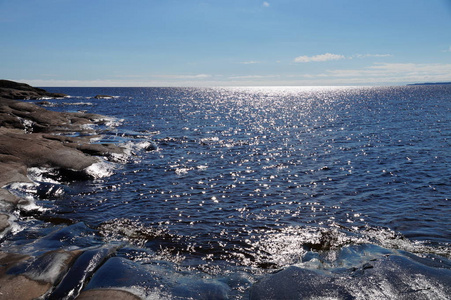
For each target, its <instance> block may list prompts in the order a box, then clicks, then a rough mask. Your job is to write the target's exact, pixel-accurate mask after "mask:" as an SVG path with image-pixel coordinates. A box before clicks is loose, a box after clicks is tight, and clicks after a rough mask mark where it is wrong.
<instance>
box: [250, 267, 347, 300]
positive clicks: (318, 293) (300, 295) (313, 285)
mask: <svg viewBox="0 0 451 300" xmlns="http://www.w3.org/2000/svg"><path fill="white" fill-rule="evenodd" d="M315 298H316V299H318V298H327V299H354V297H353V296H352V295H351V294H349V293H348V292H347V291H346V289H345V288H344V287H342V286H340V285H338V284H335V283H334V279H333V276H331V275H329V274H327V273H325V272H324V273H323V272H320V271H317V270H307V269H302V268H298V267H289V268H287V269H285V270H283V271H280V272H278V273H276V274H274V275H270V276H268V277H265V278H263V280H261V281H260V282H258V283H257V284H255V285H253V286H252V288H251V291H250V299H255V300H256V299H259V300H263V299H315Z"/></svg>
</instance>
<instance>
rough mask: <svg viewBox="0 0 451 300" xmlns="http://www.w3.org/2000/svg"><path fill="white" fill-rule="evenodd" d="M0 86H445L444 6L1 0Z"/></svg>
mask: <svg viewBox="0 0 451 300" xmlns="http://www.w3.org/2000/svg"><path fill="white" fill-rule="evenodd" d="M0 41H1V42H0V78H1V79H9V80H15V81H20V82H26V83H28V84H31V85H34V86H43V87H50V86H120V87H122V86H123V87H125V86H316V85H320V86H330V85H332V86H335V85H371V86H377V85H403V84H407V83H416V82H445V81H448V82H449V81H451V0H377V1H374V0H314V1H312V0H267V1H259V0H0Z"/></svg>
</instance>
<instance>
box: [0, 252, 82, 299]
mask: <svg viewBox="0 0 451 300" xmlns="http://www.w3.org/2000/svg"><path fill="white" fill-rule="evenodd" d="M79 254H80V252H79V251H63V250H58V251H50V252H47V253H44V254H43V255H41V256H39V257H37V258H36V259H32V258H31V257H26V256H20V255H18V254H4V253H3V257H2V258H1V260H2V261H4V262H5V263H6V265H4V266H3V267H2V269H1V270H2V271H1V273H0V295H1V296H2V299H36V298H39V297H43V296H44V295H46V294H47V293H48V292H49V291H50V290H51V288H52V287H53V286H54V285H55V283H57V282H58V281H59V280H60V279H61V278H62V277H63V275H64V274H65V273H66V272H67V270H68V269H69V266H70V265H71V264H72V262H73V260H74V259H75V258H76V257H77V256H78V255H79Z"/></svg>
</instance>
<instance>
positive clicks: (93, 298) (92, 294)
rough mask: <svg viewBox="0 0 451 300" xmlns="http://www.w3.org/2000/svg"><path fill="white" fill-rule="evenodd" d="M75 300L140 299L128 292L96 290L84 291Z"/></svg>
mask: <svg viewBox="0 0 451 300" xmlns="http://www.w3.org/2000/svg"><path fill="white" fill-rule="evenodd" d="M76 299H77V300H140V299H141V298H140V297H138V296H136V295H133V294H132V293H130V292H127V291H122V290H117V289H98V290H89V291H84V292H83V293H81V294H80V296H78V297H77V298H76Z"/></svg>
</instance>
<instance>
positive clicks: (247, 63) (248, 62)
mask: <svg viewBox="0 0 451 300" xmlns="http://www.w3.org/2000/svg"><path fill="white" fill-rule="evenodd" d="M260 63H261V62H259V61H256V60H250V61H243V62H241V64H243V65H252V64H260Z"/></svg>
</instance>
